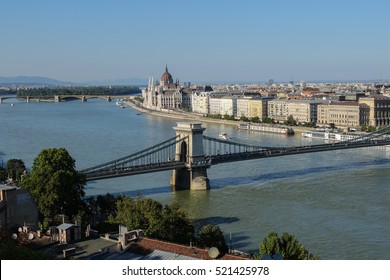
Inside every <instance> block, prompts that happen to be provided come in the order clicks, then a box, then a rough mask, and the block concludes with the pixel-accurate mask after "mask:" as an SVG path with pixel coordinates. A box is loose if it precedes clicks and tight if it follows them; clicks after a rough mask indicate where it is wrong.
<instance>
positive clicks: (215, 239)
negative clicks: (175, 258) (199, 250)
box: [198, 224, 229, 253]
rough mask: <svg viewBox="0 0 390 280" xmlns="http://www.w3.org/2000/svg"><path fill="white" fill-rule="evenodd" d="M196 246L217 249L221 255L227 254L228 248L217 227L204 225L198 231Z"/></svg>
mask: <svg viewBox="0 0 390 280" xmlns="http://www.w3.org/2000/svg"><path fill="white" fill-rule="evenodd" d="M198 244H199V246H201V247H203V248H204V247H208V248H211V247H217V248H218V250H219V251H220V252H221V253H227V252H228V250H229V248H228V246H227V245H226V241H225V237H224V236H223V233H222V231H221V229H220V228H219V226H214V225H210V224H208V225H206V226H203V227H202V228H201V229H200V231H199V236H198Z"/></svg>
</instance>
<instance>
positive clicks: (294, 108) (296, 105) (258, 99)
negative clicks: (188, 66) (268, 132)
mask: <svg viewBox="0 0 390 280" xmlns="http://www.w3.org/2000/svg"><path fill="white" fill-rule="evenodd" d="M300 87H301V88H302V89H301V91H300V92H294V90H293V89H292V90H291V92H281V93H279V94H277V95H276V96H275V95H272V94H269V92H267V93H266V92H264V93H262V92H261V91H257V92H256V91H255V92H250V93H249V94H248V92H245V93H244V92H243V91H240V90H237V89H232V90H229V91H227V90H222V89H221V88H218V90H215V91H213V89H212V88H211V87H190V84H189V83H188V84H185V85H184V86H183V85H180V83H179V80H178V79H177V80H176V82H175V83H174V82H173V78H172V75H171V74H170V73H169V72H168V67H166V69H165V72H164V73H163V74H162V75H161V79H160V81H159V82H154V81H153V78H149V83H148V87H147V88H146V89H144V90H143V91H142V97H143V105H144V106H145V107H147V108H149V109H154V110H159V111H164V110H181V109H187V110H190V111H192V112H193V113H199V114H202V115H221V116H225V115H229V116H233V117H235V118H237V119H239V118H241V117H247V118H255V117H257V118H259V119H260V120H263V119H264V118H271V119H274V120H275V121H277V122H284V121H286V120H287V119H288V117H289V116H292V117H293V118H294V120H296V121H297V122H299V123H316V124H317V125H329V124H334V125H335V126H337V127H340V128H359V127H361V126H363V125H370V126H375V127H377V126H385V125H389V124H390V97H388V96H385V95H384V94H369V93H362V92H359V93H355V94H344V95H340V96H341V97H340V96H337V95H331V94H328V95H327V96H324V95H321V94H318V95H316V94H317V93H318V92H319V91H318V89H315V88H309V87H306V84H305V83H302V82H301V83H300ZM329 91H330V90H329ZM383 93H385V92H383ZM265 94H268V95H270V96H263V95H265ZM336 97H337V98H336ZM332 99H334V100H332ZM342 100H343V101H342Z"/></svg>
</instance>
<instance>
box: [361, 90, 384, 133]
mask: <svg viewBox="0 0 390 280" xmlns="http://www.w3.org/2000/svg"><path fill="white" fill-rule="evenodd" d="M359 104H366V105H368V106H369V107H370V115H369V125H372V126H385V125H389V124H390V98H389V97H387V96H383V95H372V96H368V97H362V98H360V99H359Z"/></svg>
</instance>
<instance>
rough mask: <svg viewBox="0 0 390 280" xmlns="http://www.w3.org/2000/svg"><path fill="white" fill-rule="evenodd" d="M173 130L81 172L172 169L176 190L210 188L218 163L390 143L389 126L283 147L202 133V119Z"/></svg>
mask: <svg viewBox="0 0 390 280" xmlns="http://www.w3.org/2000/svg"><path fill="white" fill-rule="evenodd" d="M174 130H175V131H176V136H175V137H173V138H170V139H168V140H166V141H163V142H161V143H158V144H156V145H154V146H152V147H150V148H147V149H145V150H142V151H139V152H137V153H134V154H132V155H128V156H125V157H122V158H119V159H116V160H113V161H110V162H106V163H103V164H99V165H97V166H93V167H90V168H87V169H84V170H81V171H80V172H81V173H83V174H85V175H86V178H87V180H89V181H91V180H101V179H108V178H115V177H122V176H131V175H136V174H143V173H150V172H158V171H165V170H173V172H172V176H171V182H170V184H171V187H172V189H173V190H181V189H191V190H207V189H209V188H210V184H209V180H208V178H207V169H208V168H209V167H211V166H212V165H216V164H223V163H227V162H236V161H243V160H255V159H263V160H266V159H267V158H271V157H281V156H291V155H298V154H305V153H314V152H324V151H336V150H345V149H356V148H365V147H376V146H385V145H390V135H389V134H390V126H387V127H384V128H383V129H380V130H378V131H376V132H374V133H369V134H366V135H364V136H361V137H359V138H355V139H352V140H348V141H342V142H333V143H328V144H317V145H305V146H284V147H266V146H256V145H248V144H242V143H238V142H233V141H229V140H222V139H217V138H213V137H209V136H206V135H203V131H204V130H205V128H203V127H202V126H201V123H199V122H179V123H177V126H176V127H174Z"/></svg>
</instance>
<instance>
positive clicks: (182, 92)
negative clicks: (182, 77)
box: [142, 66, 191, 110]
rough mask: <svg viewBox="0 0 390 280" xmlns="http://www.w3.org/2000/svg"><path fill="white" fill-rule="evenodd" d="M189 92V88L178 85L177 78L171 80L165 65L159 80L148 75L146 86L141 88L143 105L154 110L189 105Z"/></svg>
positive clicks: (179, 107)
mask: <svg viewBox="0 0 390 280" xmlns="http://www.w3.org/2000/svg"><path fill="white" fill-rule="evenodd" d="M190 94H191V90H190V89H189V88H185V87H182V86H180V84H179V80H178V79H177V80H176V82H173V78H172V75H171V74H170V73H169V72H168V67H167V66H166V67H165V72H164V73H163V74H162V75H161V78H160V81H159V82H158V81H156V82H155V81H154V78H153V77H149V82H148V87H147V88H145V89H143V90H142V97H143V100H144V101H143V105H144V106H145V107H147V108H150V109H154V110H161V109H182V108H183V107H187V106H190V105H191V104H187V103H188V100H191V98H189V96H188V95H190Z"/></svg>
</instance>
